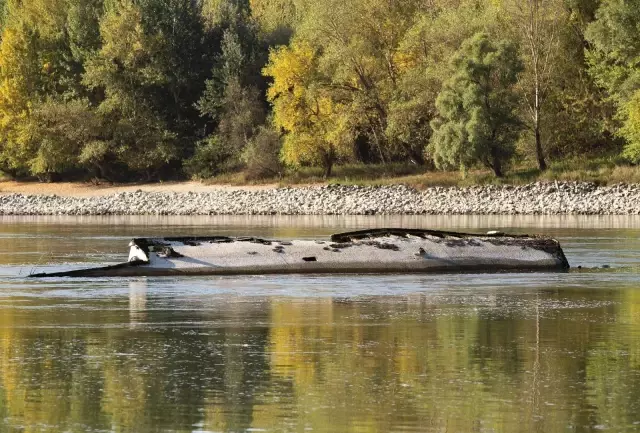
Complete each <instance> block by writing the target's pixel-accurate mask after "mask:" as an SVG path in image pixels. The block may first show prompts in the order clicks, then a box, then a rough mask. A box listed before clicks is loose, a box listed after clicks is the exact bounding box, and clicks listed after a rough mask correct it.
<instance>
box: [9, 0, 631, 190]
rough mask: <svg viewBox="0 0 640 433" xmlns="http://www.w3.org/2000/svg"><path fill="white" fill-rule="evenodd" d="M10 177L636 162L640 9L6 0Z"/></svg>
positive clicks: (443, 0)
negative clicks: (591, 160)
mask: <svg viewBox="0 0 640 433" xmlns="http://www.w3.org/2000/svg"><path fill="white" fill-rule="evenodd" d="M0 6H1V8H2V19H1V26H2V40H1V41H0V170H1V171H2V172H4V173H5V174H6V175H8V176H11V177H14V178H37V179H40V180H43V181H56V180H63V179H64V180H69V179H70V180H73V179H76V180H80V179H83V180H85V179H99V180H108V181H132V180H136V181H152V180H163V179H181V178H189V177H190V178H210V177H214V176H217V175H220V174H224V173H234V172H240V171H242V172H245V173H247V178H248V179H259V178H277V177H278V176H281V175H282V173H283V172H284V171H285V170H298V169H300V168H301V167H321V168H322V172H323V174H324V176H327V177H329V176H331V174H332V170H333V168H334V166H335V165H336V164H345V163H350V164H353V163H355V164H363V165H366V164H378V165H380V164H382V165H385V164H389V165H393V164H410V165H416V166H424V167H425V169H430V170H461V171H462V172H463V173H464V172H466V171H467V170H470V169H474V168H477V167H484V168H485V169H488V170H490V171H491V172H492V173H493V174H494V175H495V176H497V177H502V176H504V174H505V172H507V171H508V170H509V168H510V167H512V166H514V165H519V164H530V165H532V166H535V167H536V168H537V169H538V170H540V171H544V170H546V169H547V167H548V166H549V164H550V163H551V162H553V161H563V160H569V159H575V158H579V159H588V158H602V157H607V158H613V159H615V160H616V161H620V162H621V163H624V164H632V165H633V164H636V163H638V162H640V60H639V59H640V31H639V29H640V0H602V1H601V0H497V1H495V0H494V1H488V0H352V1H346V2H345V1H344V0H339V1H338V0H323V1H310V0H0Z"/></svg>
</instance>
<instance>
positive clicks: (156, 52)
mask: <svg viewBox="0 0 640 433" xmlns="http://www.w3.org/2000/svg"><path fill="white" fill-rule="evenodd" d="M100 34H101V38H102V46H101V48H100V50H99V51H98V52H97V53H96V55H94V56H92V57H91V58H90V59H89V60H88V61H87V64H86V73H85V75H84V82H85V84H86V85H87V86H89V87H90V88H91V89H92V90H93V91H94V92H100V93H103V94H104V98H103V99H102V101H101V102H100V104H99V107H98V112H99V114H100V115H101V116H102V117H103V118H104V122H105V123H106V127H105V131H106V133H107V136H106V137H105V141H107V142H108V143H109V146H104V145H100V146H97V147H93V148H92V149H91V151H87V152H88V154H89V155H91V159H92V160H93V161H98V160H100V153H101V152H102V153H103V154H102V159H103V161H107V160H115V161H118V162H119V163H120V164H123V165H125V166H127V167H128V168H129V169H130V170H132V171H133V172H136V173H139V174H140V175H142V176H143V177H145V178H147V179H151V178H158V177H162V176H171V175H175V172H176V170H178V167H179V164H178V161H179V159H180V158H183V157H184V156H185V155H189V154H190V153H191V152H192V149H193V146H194V142H195V133H196V131H197V130H198V127H199V125H200V124H201V122H199V116H198V113H197V110H196V108H195V107H194V105H195V102H196V101H197V98H198V97H199V95H200V94H201V93H202V90H203V87H204V78H205V75H204V74H205V72H204V71H206V70H207V69H209V68H210V63H207V58H208V53H209V51H208V48H207V47H206V38H205V34H204V30H203V23H202V18H201V15H200V11H199V8H198V7H197V6H196V4H195V3H194V2H191V1H187V0H171V1H169V2H161V1H157V0H144V1H140V2H135V3H134V2H133V1H130V0H122V1H118V2H115V3H113V4H111V5H110V6H109V7H108V8H107V12H106V13H105V16H104V17H103V19H102V21H101V25H100Z"/></svg>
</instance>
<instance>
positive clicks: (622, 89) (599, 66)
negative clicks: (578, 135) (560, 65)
mask: <svg viewBox="0 0 640 433" xmlns="http://www.w3.org/2000/svg"><path fill="white" fill-rule="evenodd" d="M639 29H640V1H638V0H609V1H606V2H603V4H602V6H601V7H600V9H598V11H597V13H596V20H595V21H594V22H593V23H591V24H590V25H589V28H588V29H587V37H588V40H589V42H590V43H591V48H590V49H589V51H588V60H589V64H590V72H591V73H592V74H593V76H594V77H595V78H596V80H597V82H598V84H599V85H600V86H602V87H603V88H605V89H606V90H607V92H608V94H609V96H610V97H611V99H612V100H613V101H615V103H616V105H617V107H618V118H619V120H620V121H621V122H622V123H623V127H622V128H621V129H620V130H619V134H620V135H621V136H622V137H624V138H625V139H626V142H627V145H626V148H625V155H626V156H627V157H628V158H629V159H631V160H632V161H634V162H640V140H639V138H640V137H639V134H638V130H639V129H640V126H638V104H639V100H640V32H639Z"/></svg>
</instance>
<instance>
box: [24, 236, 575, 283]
mask: <svg viewBox="0 0 640 433" xmlns="http://www.w3.org/2000/svg"><path fill="white" fill-rule="evenodd" d="M129 247H130V250H129V260H128V261H127V262H125V263H120V264H116V265H112V266H105V267H98V268H90V269H78V270H73V271H66V272H55V273H39V274H33V275H31V277H128V276H171V275H264V274H347V273H357V274H361V273H379V274H383V273H455V272H487V273H488V272H523V271H545V272H554V271H555V272H562V271H566V270H568V269H569V263H568V262H567V259H566V257H565V255H564V252H563V251H562V248H561V247H560V243H559V242H558V241H557V240H555V239H551V238H548V237H543V236H527V235H509V234H504V233H500V232H489V233H486V234H470V233H455V232H446V231H437V230H420V229H402V228H384V229H373V230H361V231H354V232H348V233H339V234H334V235H332V236H331V238H330V239H326V240H323V239H318V240H313V239H311V240H291V241H277V240H269V239H262V238H257V237H227V236H202V237H164V238H137V239H133V240H132V241H131V243H130V244H129Z"/></svg>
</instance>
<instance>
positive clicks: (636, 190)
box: [0, 182, 640, 215]
mask: <svg viewBox="0 0 640 433" xmlns="http://www.w3.org/2000/svg"><path fill="white" fill-rule="evenodd" d="M278 214H279V215H374V214H387V215H390V214H503V215H517V214H530V215H531V214H533V215H536V214H538V215H554V214H585V215H627V214H640V185H615V186H597V185H595V184H593V183H586V182H584V183H575V182H553V183H533V184H529V185H523V186H473V187H468V188H445V187H434V188H429V189H427V190H424V191H418V190H415V189H412V188H409V187H406V186H403V185H394V186H380V187H361V186H342V185H329V186H321V187H304V188H277V189H275V188H274V189H266V190H224V189H220V190H213V191H212V192H198V193H195V192H188V193H176V192H167V193H162V192H144V191H136V192H123V193H118V194H113V195H106V196H95V197H62V196H56V195H23V194H8V195H0V215H278Z"/></svg>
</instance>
